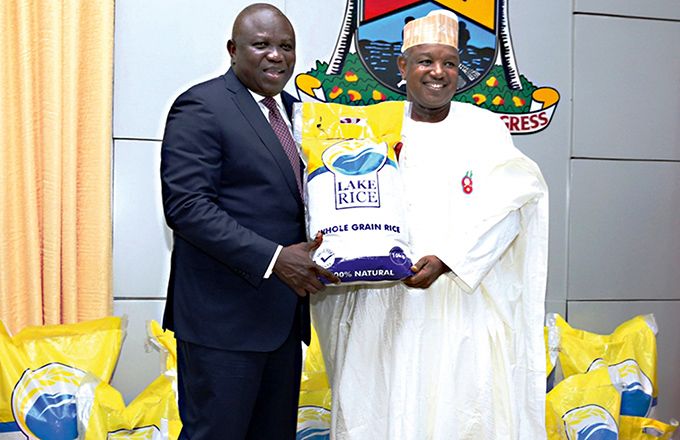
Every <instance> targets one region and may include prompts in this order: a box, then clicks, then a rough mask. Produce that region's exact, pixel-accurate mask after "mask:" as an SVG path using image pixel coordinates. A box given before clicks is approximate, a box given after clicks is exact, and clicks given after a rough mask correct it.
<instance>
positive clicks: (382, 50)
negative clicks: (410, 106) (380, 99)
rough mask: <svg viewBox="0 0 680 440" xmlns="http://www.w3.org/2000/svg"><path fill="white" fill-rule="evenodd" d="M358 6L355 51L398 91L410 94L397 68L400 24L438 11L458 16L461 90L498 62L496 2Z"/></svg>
mask: <svg viewBox="0 0 680 440" xmlns="http://www.w3.org/2000/svg"><path fill="white" fill-rule="evenodd" d="M358 9H359V11H358V12H359V14H358V23H357V24H358V27H357V29H356V32H355V34H354V39H355V40H354V43H355V48H356V51H357V53H358V54H359V57H360V59H361V61H362V63H363V64H364V66H365V67H366V69H367V70H368V71H369V72H370V73H371V74H372V75H373V76H374V77H375V78H376V79H377V80H378V81H379V82H380V83H381V84H382V85H384V86H385V87H387V88H389V89H391V90H393V91H395V92H400V93H402V94H406V88H405V86H404V84H403V82H402V81H401V75H400V74H399V69H398V68H397V57H398V56H399V55H400V54H401V45H402V28H403V27H404V24H405V23H406V22H408V21H410V20H413V19H415V18H420V17H423V16H425V15H427V14H428V13H429V12H430V11H433V10H435V9H449V10H451V11H453V12H455V13H456V15H457V16H458V46H459V47H458V52H459V55H460V65H459V66H458V70H459V72H458V91H459V92H460V91H464V90H467V89H469V88H471V87H473V86H474V85H475V84H477V83H478V82H479V81H480V80H481V79H482V78H483V77H484V76H485V75H486V74H487V73H488V71H489V70H490V69H491V68H492V67H493V65H494V62H495V60H496V50H497V47H498V44H497V42H498V39H497V37H496V30H497V29H498V20H499V13H498V5H497V0H476V1H474V2H469V1H466V0H446V1H422V0H363V1H360V2H359V8H358Z"/></svg>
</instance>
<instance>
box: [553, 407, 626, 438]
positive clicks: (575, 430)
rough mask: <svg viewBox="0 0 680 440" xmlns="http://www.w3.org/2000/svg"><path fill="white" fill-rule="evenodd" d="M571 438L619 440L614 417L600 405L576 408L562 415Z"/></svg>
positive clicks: (568, 436) (568, 435)
mask: <svg viewBox="0 0 680 440" xmlns="http://www.w3.org/2000/svg"><path fill="white" fill-rule="evenodd" d="M562 420H563V421H564V427H565V430H566V432H567V438H568V439H569V440H617V439H618V438H619V428H618V426H617V425H616V421H615V420H614V417H612V415H611V414H609V412H608V411H607V410H606V409H604V408H602V407H601V406H598V405H587V406H582V407H580V408H574V409H572V410H570V411H568V412H567V413H565V414H564V415H563V416H562Z"/></svg>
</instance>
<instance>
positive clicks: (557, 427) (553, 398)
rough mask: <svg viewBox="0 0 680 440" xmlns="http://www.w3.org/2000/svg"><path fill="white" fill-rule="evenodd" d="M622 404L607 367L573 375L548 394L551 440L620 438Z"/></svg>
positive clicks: (549, 435) (547, 416)
mask: <svg viewBox="0 0 680 440" xmlns="http://www.w3.org/2000/svg"><path fill="white" fill-rule="evenodd" d="M620 406H621V394H620V393H619V391H618V390H617V389H616V388H615V387H614V385H613V384H612V381H611V379H610V376H609V371H608V369H607V368H598V369H595V370H593V371H590V372H588V373H585V374H574V375H572V376H570V377H568V378H566V379H564V380H563V381H561V382H560V383H559V384H557V385H556V386H555V388H553V390H552V391H550V392H549V393H548V395H547V397H546V415H545V417H546V431H547V434H548V440H581V439H597V440H617V439H618V438H619V437H618V432H619V427H618V419H619V412H620Z"/></svg>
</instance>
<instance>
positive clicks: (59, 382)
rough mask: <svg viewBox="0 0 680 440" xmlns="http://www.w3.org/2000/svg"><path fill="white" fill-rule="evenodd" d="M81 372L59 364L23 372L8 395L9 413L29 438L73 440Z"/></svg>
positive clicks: (81, 377)
mask: <svg viewBox="0 0 680 440" xmlns="http://www.w3.org/2000/svg"><path fill="white" fill-rule="evenodd" d="M84 376H85V372H83V371H81V370H78V369H76V368H73V367H69V366H68V365H63V364H59V363H51V364H47V365H45V366H43V367H40V368H38V369H37V370H30V369H27V370H26V371H24V374H23V375H22V376H21V379H19V381H18V382H17V384H16V386H15V387H14V390H13V391H12V413H13V415H14V420H15V421H16V423H17V425H18V426H19V429H21V431H22V432H23V433H24V434H26V435H27V436H29V437H31V438H39V439H41V440H73V439H75V438H76V437H78V429H77V413H76V397H75V396H76V391H77V390H78V385H79V384H80V382H81V380H82V379H83V377H84Z"/></svg>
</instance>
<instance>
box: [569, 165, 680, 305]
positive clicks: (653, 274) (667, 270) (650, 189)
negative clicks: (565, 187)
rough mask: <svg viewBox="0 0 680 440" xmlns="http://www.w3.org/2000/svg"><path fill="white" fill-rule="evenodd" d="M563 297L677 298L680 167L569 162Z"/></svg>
mask: <svg viewBox="0 0 680 440" xmlns="http://www.w3.org/2000/svg"><path fill="white" fill-rule="evenodd" d="M569 224H570V228H569V277H568V295H569V299H570V300H574V299H650V298H654V299H680V289H678V286H680V270H678V269H679V268H680V233H678V231H680V163H676V162H630V161H601V160H574V161H572V171H571V191H570V215H569Z"/></svg>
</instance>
